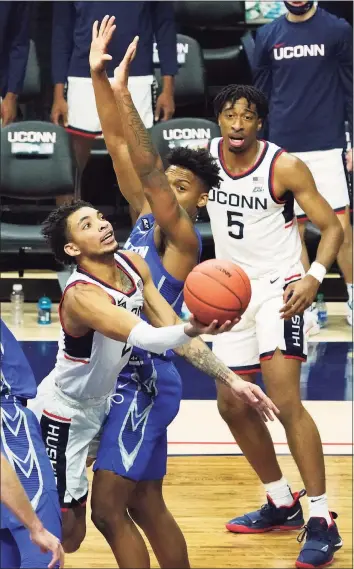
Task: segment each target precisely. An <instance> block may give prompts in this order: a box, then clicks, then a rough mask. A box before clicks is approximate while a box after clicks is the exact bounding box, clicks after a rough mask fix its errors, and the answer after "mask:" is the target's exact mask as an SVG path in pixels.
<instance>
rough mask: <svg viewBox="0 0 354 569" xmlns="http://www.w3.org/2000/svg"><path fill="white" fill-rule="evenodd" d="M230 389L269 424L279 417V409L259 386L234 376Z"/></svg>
mask: <svg viewBox="0 0 354 569" xmlns="http://www.w3.org/2000/svg"><path fill="white" fill-rule="evenodd" d="M230 387H231V389H232V390H233V392H234V394H235V396H236V397H237V398H238V399H241V401H243V402H244V403H247V404H248V405H250V406H251V407H253V409H255V410H256V411H257V412H258V413H259V414H260V416H261V417H262V419H263V421H265V422H267V421H268V419H269V420H270V421H274V415H279V409H278V407H276V406H275V405H274V403H273V401H272V400H271V399H270V398H269V397H268V396H267V395H266V394H265V393H264V391H262V389H261V388H260V387H258V385H253V383H249V382H248V381H244V380H243V379H241V378H240V377H237V376H234V379H233V380H232V383H231V385H230Z"/></svg>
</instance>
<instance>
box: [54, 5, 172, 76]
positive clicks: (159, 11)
mask: <svg viewBox="0 0 354 569" xmlns="http://www.w3.org/2000/svg"><path fill="white" fill-rule="evenodd" d="M106 14H108V15H110V16H115V17H116V25H117V28H116V30H115V32H114V34H113V37H112V40H111V42H110V44H109V54H110V55H111V56H112V61H109V62H107V66H106V68H107V73H108V75H109V76H112V77H113V72H114V69H115V67H117V65H119V63H120V62H121V60H122V59H123V57H124V54H125V52H126V50H127V47H128V45H129V44H130V42H131V41H132V40H133V39H134V37H135V36H136V35H138V36H139V38H140V39H139V47H138V50H137V53H136V56H135V59H134V61H133V62H132V64H131V68H130V71H129V74H130V75H132V76H146V75H153V59H152V54H153V42H154V38H155V40H156V43H157V49H158V52H159V59H160V62H161V73H162V75H176V73H177V48H176V41H177V40H176V29H175V21H174V11H173V4H172V2H149V1H146V2H136V1H134V2H53V39H52V76H53V82H54V84H56V83H66V80H67V78H68V76H72V77H90V67H89V60H88V58H89V51H90V45H91V39H92V25H93V23H94V21H95V20H98V21H99V22H101V20H102V19H103V18H104V16H105V15H106Z"/></svg>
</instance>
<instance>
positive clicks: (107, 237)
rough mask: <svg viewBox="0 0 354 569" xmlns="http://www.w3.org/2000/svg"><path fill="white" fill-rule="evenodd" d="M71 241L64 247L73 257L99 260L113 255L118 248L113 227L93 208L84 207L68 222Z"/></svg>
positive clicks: (72, 215)
mask: <svg viewBox="0 0 354 569" xmlns="http://www.w3.org/2000/svg"><path fill="white" fill-rule="evenodd" d="M67 228H68V233H69V235H70V241H69V243H67V244H66V245H65V247H64V249H65V252H66V253H67V254H68V255H70V256H71V257H79V256H82V257H87V258H89V259H90V258H97V257H102V256H105V255H112V254H113V253H114V252H115V251H116V250H117V248H118V243H117V241H116V239H115V236H114V232H113V227H112V225H111V224H110V223H109V222H108V221H107V220H106V219H105V218H104V216H103V214H102V213H101V212H100V211H97V209H94V208H92V207H82V208H81V209H78V210H77V211H75V212H74V213H72V214H71V215H70V216H69V217H68V220H67Z"/></svg>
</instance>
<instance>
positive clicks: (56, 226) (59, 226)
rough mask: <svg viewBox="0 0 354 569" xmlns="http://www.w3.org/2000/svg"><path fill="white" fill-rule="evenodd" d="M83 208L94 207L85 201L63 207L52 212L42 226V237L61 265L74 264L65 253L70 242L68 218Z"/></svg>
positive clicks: (74, 202)
mask: <svg viewBox="0 0 354 569" xmlns="http://www.w3.org/2000/svg"><path fill="white" fill-rule="evenodd" d="M82 207H93V208H94V209H96V208H95V207H94V206H93V205H92V204H90V203H89V202H85V201H83V200H77V201H73V202H72V203H70V204H67V205H62V206H60V207H58V208H56V209H54V210H53V211H51V212H50V214H49V215H48V217H47V219H46V220H45V221H44V222H43V224H42V235H43V236H44V237H45V239H46V241H47V242H48V244H49V247H50V248H51V250H52V251H53V253H54V256H55V258H56V260H57V261H59V263H62V264H65V263H68V262H70V263H72V262H73V261H74V259H73V258H72V257H70V256H69V255H67V254H66V253H65V251H64V247H65V245H66V244H67V243H68V242H69V241H70V234H69V231H68V223H67V221H68V217H70V215H71V214H72V213H74V212H75V211H77V210H78V209H81V208H82Z"/></svg>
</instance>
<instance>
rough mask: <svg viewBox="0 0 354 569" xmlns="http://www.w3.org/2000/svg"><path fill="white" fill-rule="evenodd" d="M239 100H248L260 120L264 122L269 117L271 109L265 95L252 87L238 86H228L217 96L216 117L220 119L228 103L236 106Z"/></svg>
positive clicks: (215, 104) (215, 100)
mask: <svg viewBox="0 0 354 569" xmlns="http://www.w3.org/2000/svg"><path fill="white" fill-rule="evenodd" d="M239 99H246V100H247V102H248V104H249V105H251V104H252V103H253V104H254V105H255V107H256V110H257V114H258V116H259V118H260V119H262V120H264V119H265V118H266V117H267V115H268V112H269V108H268V100H267V97H266V96H265V95H264V93H262V91H260V90H259V89H256V88H255V87H252V85H236V84H234V85H227V86H226V87H224V88H223V89H222V90H221V91H220V93H218V94H217V95H216V97H215V99H214V112H215V116H216V117H218V116H219V115H220V113H221V112H222V110H223V108H224V106H225V105H226V103H230V104H231V105H232V106H234V104H235V103H236V101H238V100H239Z"/></svg>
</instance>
